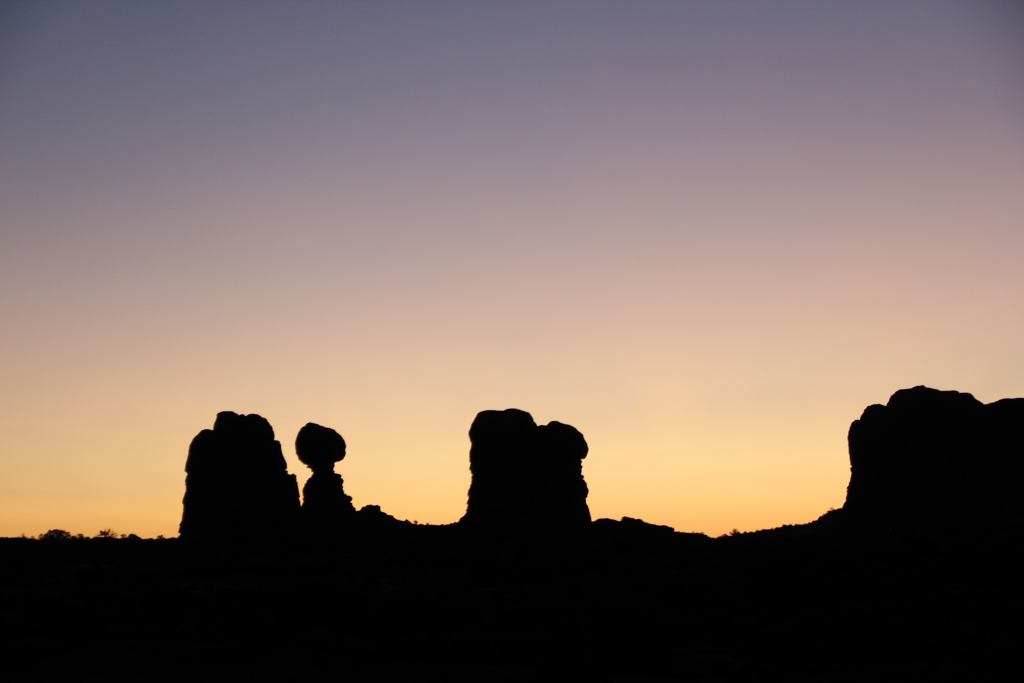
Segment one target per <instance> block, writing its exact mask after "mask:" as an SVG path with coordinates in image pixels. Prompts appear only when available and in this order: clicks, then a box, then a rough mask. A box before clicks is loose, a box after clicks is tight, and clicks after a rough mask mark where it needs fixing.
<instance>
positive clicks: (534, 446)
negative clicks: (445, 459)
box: [461, 409, 590, 531]
mask: <svg viewBox="0 0 1024 683" xmlns="http://www.w3.org/2000/svg"><path fill="white" fill-rule="evenodd" d="M469 439H470V442H471V443H472V446H471V448H470V451H469V468H470V471H471V472H472V476H473V480H472V483H471V485H470V488H469V503H468V505H467V508H466V514H465V516H464V517H463V518H462V520H461V523H462V524H466V525H469V526H473V527H477V528H487V529H514V528H527V529H533V530H538V531H543V530H555V529H571V528H579V527H582V526H584V525H586V524H587V523H589V522H590V509H589V508H588V507H587V484H586V482H585V481H584V480H583V459H584V458H585V457H587V450H588V447H587V442H586V440H585V439H584V438H583V435H582V434H580V432H579V431H577V430H576V429H575V428H574V427H570V426H569V425H566V424H562V423H560V422H551V423H549V424H547V425H544V426H540V427H538V426H537V425H536V423H534V421H533V418H532V417H531V416H530V414H529V413H526V412H524V411H522V410H515V409H509V410H502V411H498V410H485V411H483V412H481V413H479V414H478V415H477V416H476V419H475V420H473V425H472V427H470V429H469Z"/></svg>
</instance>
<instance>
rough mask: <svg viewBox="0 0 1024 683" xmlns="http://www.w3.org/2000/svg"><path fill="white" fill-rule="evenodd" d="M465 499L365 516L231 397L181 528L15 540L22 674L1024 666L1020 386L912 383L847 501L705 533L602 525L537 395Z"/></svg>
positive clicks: (10, 563)
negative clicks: (1023, 646) (454, 506)
mask: <svg viewBox="0 0 1024 683" xmlns="http://www.w3.org/2000/svg"><path fill="white" fill-rule="evenodd" d="M469 437H470V444H471V447H470V454H469V461H470V462H469V464H470V469H471V473H472V482H471V486H470V489H469V492H468V502H467V510H466V514H465V515H464V516H463V517H462V519H461V520H459V521H458V522H456V523H453V524H449V525H440V526H437V525H419V524H412V523H409V522H403V521H400V520H397V519H395V518H394V517H392V516H390V515H388V514H387V513H386V512H384V511H382V510H381V509H380V508H379V507H377V506H372V505H371V506H365V507H363V508H362V509H360V510H358V511H357V510H355V508H354V507H353V506H352V503H351V498H350V497H349V496H347V495H346V494H345V493H344V488H343V481H342V479H341V476H340V475H338V474H337V473H335V472H334V467H335V464H336V463H337V462H340V461H341V460H342V459H343V458H344V457H345V452H346V446H345V441H344V438H343V437H342V436H341V435H340V434H338V433H337V432H336V431H334V430H333V429H330V428H329V427H325V426H321V425H316V424H312V423H310V424H307V425H306V426H305V427H303V428H302V430H301V431H300V432H299V435H298V437H297V439H296V443H295V448H296V452H297V455H298V456H299V459H300V461H301V462H303V463H304V464H305V465H307V466H308V467H310V469H311V470H312V472H313V474H312V476H311V477H310V478H309V480H308V481H307V483H306V485H305V487H304V488H303V492H302V498H301V500H300V497H299V491H298V486H297V484H296V479H295V476H294V475H293V474H290V473H288V471H287V467H286V465H285V462H284V458H283V455H282V452H281V445H280V443H279V442H278V441H276V440H275V438H274V432H273V429H272V427H271V426H270V423H269V422H268V421H267V420H265V419H264V418H262V417H260V416H257V415H246V416H242V415H236V414H235V413H230V412H222V413H219V414H218V415H217V417H216V420H215V422H214V426H213V429H212V430H211V429H204V430H202V431H200V432H199V434H198V435H197V436H196V438H195V439H194V440H193V442H192V445H191V446H190V448H189V451H188V458H187V461H186V473H187V474H186V491H185V496H184V500H183V513H182V519H181V526H180V536H179V538H175V539H156V540H143V539H139V538H137V537H119V536H118V535H117V534H114V533H113V532H109V531H108V532H105V533H104V534H101V536H102V537H98V538H92V539H86V538H81V537H72V536H71V535H70V534H67V533H66V532H61V531H60V530H52V531H50V532H48V533H47V534H44V535H43V537H41V538H40V539H0V549H2V551H0V552H2V557H3V560H4V562H3V563H2V567H3V568H2V569H0V571H2V578H3V582H2V584H0V585H2V586H3V594H2V595H0V598H2V600H0V605H2V606H3V607H2V611H3V614H4V623H6V624H8V628H7V631H8V632H7V633H6V634H5V637H4V638H3V641H2V642H3V645H2V646H0V647H2V648H3V650H4V652H3V654H4V661H5V662H7V663H8V664H9V667H8V668H9V670H10V671H11V674H12V675H13V676H14V678H15V679H18V680H27V679H39V680H47V679H51V678H55V677H58V676H62V677H68V676H73V677H74V678H76V679H84V680H88V679H97V680H99V679H103V680H110V679H115V680H116V679H126V680H127V679H131V680H185V679H188V680H197V679H198V680H208V679H225V678H226V679H236V678H240V677H247V678H255V679H265V678H277V677H285V676H288V677H294V676H299V677H300V678H304V679H322V678H323V679H326V678H332V679H334V678H337V679H343V680H346V679H347V680H370V681H379V680H409V679H412V678H416V679H430V680H446V681H448V680H488V681H490V680H499V681H500V680H517V681H518V680H539V679H548V678H559V679H572V680H577V679H588V680H623V681H626V680H628V681H634V680H773V679H785V680H868V679H870V680H878V679H882V680H906V679H923V678H929V679H957V680H961V679H968V678H972V679H973V678H979V677H981V678H987V677H992V676H994V675H995V674H996V673H999V674H1000V675H1002V676H1006V675H1008V674H1009V675H1011V677H1012V674H1013V673H1015V672H1018V671H1020V669H1021V666H1020V659H1019V654H1018V651H1019V637H1018V631H1017V630H1016V627H1015V626H1013V625H1014V624H1015V623H1016V621H1017V619H1018V618H1019V617H1018V616H1017V615H1019V613H1020V607H1021V599H1020V597H1021V596H1020V587H1019V586H1020V580H1019V577H1020V576H1021V570H1022V569H1024V567H1022V566H1021V560H1020V559H1019V557H1018V555H1019V552H1018V551H1017V548H1018V547H1019V545H1020V541H1021V512H1020V510H1021V505H1020V503H1021V497H1020V494H1019V488H1020V486H1021V484H1020V469H1021V467H1022V465H1021V463H1022V458H1024V399H1007V400H1003V401H998V402H995V403H991V404H987V405H986V404H982V403H980V402H979V401H977V400H976V399H974V397H972V396H971V395H970V394H965V393H958V392H951V391H937V390H934V389H929V388H926V387H915V388H913V389H907V390H903V391H898V392H896V393H895V394H894V395H893V396H892V397H891V398H890V400H889V401H888V403H887V404H886V405H884V406H883V405H873V406H869V407H868V408H867V409H865V411H864V413H863V414H862V415H861V417H860V418H859V419H858V420H856V421H854V422H853V424H852V425H851V427H850V431H849V447H850V463H851V478H850V485H849V488H848V491H847V498H846V502H845V504H844V505H843V507H842V508H840V509H838V510H833V511H829V512H827V513H826V514H824V515H823V516H822V517H821V518H820V519H818V520H816V521H814V522H811V523H809V524H805V525H798V526H786V527H782V528H779V529H772V530H766V531H760V532H753V533H743V534H733V535H730V536H725V537H720V538H709V537H707V536H705V535H703V534H684V533H678V532H675V531H674V530H673V529H671V528H670V527H663V526H657V525H652V524H648V523H645V522H643V521H642V520H638V519H631V518H628V517H626V518H623V519H621V520H609V519H598V520H594V521H591V516H590V511H589V508H588V507H587V502H586V499H587V495H588V488H587V484H586V482H585V480H584V477H583V471H582V462H583V460H584V458H586V456H587V454H588V446H587V443H586V440H585V438H584V436H583V434H581V433H580V432H579V431H578V430H577V429H575V428H574V427H571V426H569V425H565V424H562V423H559V422H551V423H549V424H547V425H537V424H536V423H535V422H534V420H533V418H532V417H531V416H530V415H529V413H526V412H523V411H520V410H504V411H484V412H481V413H480V414H478V415H477V417H476V419H475V420H474V421H473V423H472V426H471V427H470V430H469Z"/></svg>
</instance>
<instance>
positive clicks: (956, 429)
mask: <svg viewBox="0 0 1024 683" xmlns="http://www.w3.org/2000/svg"><path fill="white" fill-rule="evenodd" d="M849 447H850V470H851V474H850V485H849V487H848V488H847V493H846V504H845V505H844V506H843V508H844V510H846V511H847V513H848V514H850V515H852V516H853V517H854V518H855V519H858V520H860V521H863V522H867V523H871V524H875V525H879V526H883V527H887V528H916V527H923V526H926V525H940V526H942V527H945V528H948V527H950V526H953V527H956V526H968V527H970V526H977V525H992V524H998V525H1002V524H1005V523H1012V524H1019V522H1020V519H1021V504H1020V493H1019V491H1020V488H1019V487H1020V480H1021V474H1022V469H1024V399H1019V398H1018V399H1004V400H1002V401H997V402H995V403H990V404H987V405H986V404H983V403H981V402H980V401H978V400H977V399H975V398H974V397H973V396H971V395H970V394H962V393H959V392H956V391H938V390H935V389H929V388H927V387H914V388H913V389H904V390H902V391H897V392H896V393H895V394H893V395H892V397H891V398H890V399H889V403H888V404H887V405H884V406H882V405H873V406H869V407H868V408H867V409H865V410H864V414H863V415H861V418H860V419H859V420H856V421H855V422H854V423H853V424H852V425H851V426H850V433H849Z"/></svg>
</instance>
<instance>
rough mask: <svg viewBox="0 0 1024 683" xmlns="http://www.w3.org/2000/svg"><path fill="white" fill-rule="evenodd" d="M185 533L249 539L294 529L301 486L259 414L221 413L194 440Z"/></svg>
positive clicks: (183, 521) (183, 518)
mask: <svg viewBox="0 0 1024 683" xmlns="http://www.w3.org/2000/svg"><path fill="white" fill-rule="evenodd" d="M185 472H186V473H187V474H186V477H185V498H184V500H183V501H182V502H183V505H184V509H183V511H182V516H181V525H180V526H179V533H180V535H181V537H182V538H189V539H211V540H212V539H216V540H218V541H224V540H232V539H237V540H245V539H255V538H268V537H269V538H272V537H275V536H282V535H286V534H288V533H291V532H292V531H294V528H295V524H296V521H297V514H298V511H299V487H298V483H297V481H296V479H295V475H294V474H288V466H287V464H286V463H285V460H284V455H283V454H282V452H281V444H280V442H278V441H276V440H275V439H274V429H273V427H271V426H270V423H269V422H267V421H266V420H265V419H264V418H262V417H260V416H259V415H238V414H236V413H232V412H222V413H218V414H217V420H216V422H214V425H213V429H212V430H210V429H204V430H203V431H201V432H199V434H198V435H196V437H195V438H194V439H193V440H192V445H191V446H189V450H188V460H187V461H186V463H185Z"/></svg>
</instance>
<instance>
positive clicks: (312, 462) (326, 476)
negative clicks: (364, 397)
mask: <svg viewBox="0 0 1024 683" xmlns="http://www.w3.org/2000/svg"><path fill="white" fill-rule="evenodd" d="M295 452H296V454H297V455H298V456H299V460H301V461H302V462H303V463H304V464H305V465H306V466H307V467H309V469H311V470H313V476H311V477H310V478H309V479H308V480H307V481H306V485H305V486H304V487H303V488H302V515H303V518H304V519H305V521H306V524H307V525H308V526H310V527H312V528H331V527H335V526H337V525H339V524H342V523H344V522H345V521H346V520H347V519H351V518H352V515H354V514H355V508H353V507H352V498H350V497H349V496H346V495H345V489H344V482H343V481H342V479H341V475H340V474H335V472H334V464H335V463H337V462H341V461H342V460H343V459H344V458H345V439H343V438H341V434H338V432H336V431H334V430H333V429H330V428H328V427H321V426H320V425H318V424H314V423H312V422H310V423H309V424H307V425H306V426H305V427H303V428H302V429H300V430H299V435H298V436H297V437H295Z"/></svg>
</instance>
